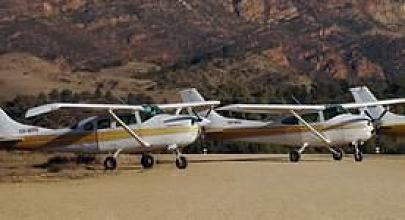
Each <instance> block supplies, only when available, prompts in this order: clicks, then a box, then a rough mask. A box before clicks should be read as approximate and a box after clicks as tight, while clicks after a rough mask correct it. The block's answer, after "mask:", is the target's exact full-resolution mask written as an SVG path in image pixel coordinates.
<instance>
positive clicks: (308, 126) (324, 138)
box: [290, 110, 331, 145]
mask: <svg viewBox="0 0 405 220" xmlns="http://www.w3.org/2000/svg"><path fill="white" fill-rule="evenodd" d="M290 112H291V114H292V115H294V117H296V118H297V119H298V120H299V121H300V122H302V124H304V125H305V126H306V127H307V128H308V129H309V130H311V131H312V133H314V134H315V135H316V136H317V137H318V138H319V139H321V140H322V141H323V142H325V143H326V144H327V145H330V144H331V141H330V140H329V139H328V138H326V137H325V136H324V135H322V134H321V133H320V132H319V131H318V130H316V129H315V128H314V127H312V126H311V125H310V124H309V123H308V122H306V121H305V120H304V119H303V118H302V117H301V116H300V115H299V114H297V113H296V112H295V111H294V110H290Z"/></svg>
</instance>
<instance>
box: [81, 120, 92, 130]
mask: <svg viewBox="0 0 405 220" xmlns="http://www.w3.org/2000/svg"><path fill="white" fill-rule="evenodd" d="M83 130H85V131H92V130H94V126H93V123H92V122H88V123H86V124H85V125H84V126H83Z"/></svg>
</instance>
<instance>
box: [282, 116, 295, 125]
mask: <svg viewBox="0 0 405 220" xmlns="http://www.w3.org/2000/svg"><path fill="white" fill-rule="evenodd" d="M281 123H282V124H286V125H297V124H298V119H297V118H296V117H294V116H291V117H288V118H285V119H283V120H282V121H281Z"/></svg>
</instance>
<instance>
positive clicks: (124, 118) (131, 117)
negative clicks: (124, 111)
mask: <svg viewBox="0 0 405 220" xmlns="http://www.w3.org/2000/svg"><path fill="white" fill-rule="evenodd" d="M119 117H120V119H121V120H122V121H123V122H124V123H125V124H126V125H133V124H136V118H135V115H124V116H119ZM117 126H121V125H120V124H118V123H117Z"/></svg>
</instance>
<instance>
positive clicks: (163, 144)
mask: <svg viewBox="0 0 405 220" xmlns="http://www.w3.org/2000/svg"><path fill="white" fill-rule="evenodd" d="M173 118H175V116H170V115H158V116H155V118H152V119H151V120H150V121H147V122H145V123H142V124H140V125H132V126H130V127H131V128H133V129H134V131H135V132H136V133H137V134H138V135H139V136H140V137H141V138H142V139H143V140H145V141H146V142H148V143H149V144H150V145H151V146H150V147H143V146H142V145H141V144H140V143H139V142H138V141H136V140H135V139H134V138H133V137H131V135H130V134H128V132H127V131H125V130H124V129H123V128H122V127H114V128H104V129H98V128H97V122H96V120H89V121H87V122H85V123H82V124H83V125H82V126H79V127H78V128H75V129H43V128H37V127H32V128H30V129H24V130H21V131H20V135H18V136H16V137H15V138H20V141H14V142H13V141H12V142H2V143H0V146H1V147H2V148H6V149H8V150H26V151H42V152H73V153H108V152H114V151H116V150H117V149H123V152H127V153H140V152H148V151H155V150H160V149H161V150H163V149H167V147H168V146H169V145H173V144H176V145H178V146H179V147H183V146H186V145H189V144H191V143H193V142H194V141H195V140H196V138H197V137H198V135H199V127H198V125H196V124H193V123H191V121H190V120H179V121H174V122H170V123H165V121H166V120H173ZM89 125H92V127H93V128H94V129H88V130H86V129H84V128H85V126H89Z"/></svg>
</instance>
